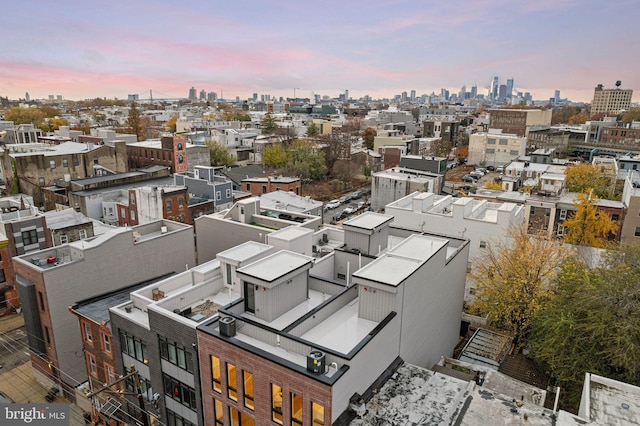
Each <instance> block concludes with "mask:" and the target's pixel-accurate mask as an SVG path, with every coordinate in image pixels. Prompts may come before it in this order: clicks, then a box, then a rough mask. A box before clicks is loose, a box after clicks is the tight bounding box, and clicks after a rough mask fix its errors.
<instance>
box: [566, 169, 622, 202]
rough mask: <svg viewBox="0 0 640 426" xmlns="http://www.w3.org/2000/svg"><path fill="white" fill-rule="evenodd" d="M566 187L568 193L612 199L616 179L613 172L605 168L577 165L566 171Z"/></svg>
mask: <svg viewBox="0 0 640 426" xmlns="http://www.w3.org/2000/svg"><path fill="white" fill-rule="evenodd" d="M564 174H565V176H566V179H565V185H566V188H567V191H568V192H589V191H591V190H593V194H594V195H596V196H597V197H599V198H610V197H612V196H613V194H612V186H613V185H612V184H615V182H612V181H611V180H612V179H613V180H614V181H615V179H616V177H615V175H614V174H613V172H612V170H610V169H607V168H606V167H604V166H600V165H593V164H576V165H572V166H569V167H567V168H566V169H565V171H564Z"/></svg>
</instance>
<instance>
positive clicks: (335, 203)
mask: <svg viewBox="0 0 640 426" xmlns="http://www.w3.org/2000/svg"><path fill="white" fill-rule="evenodd" d="M339 206H340V200H331V201H329V202H328V203H327V204H326V205H325V206H324V208H325V209H326V210H329V209H335V208H336V207H339Z"/></svg>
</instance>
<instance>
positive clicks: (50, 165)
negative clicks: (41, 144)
mask: <svg viewBox="0 0 640 426" xmlns="http://www.w3.org/2000/svg"><path fill="white" fill-rule="evenodd" d="M49 167H51V168H52V169H55V168H56V160H49Z"/></svg>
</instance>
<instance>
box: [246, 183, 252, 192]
mask: <svg viewBox="0 0 640 426" xmlns="http://www.w3.org/2000/svg"><path fill="white" fill-rule="evenodd" d="M250 190H251V184H250V183H248V184H247V191H250Z"/></svg>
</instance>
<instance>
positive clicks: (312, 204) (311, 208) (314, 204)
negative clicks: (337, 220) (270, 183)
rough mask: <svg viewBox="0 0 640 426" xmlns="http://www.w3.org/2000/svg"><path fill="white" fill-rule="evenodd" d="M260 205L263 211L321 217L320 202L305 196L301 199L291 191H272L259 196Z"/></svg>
mask: <svg viewBox="0 0 640 426" xmlns="http://www.w3.org/2000/svg"><path fill="white" fill-rule="evenodd" d="M260 205H261V206H262V208H265V209H275V210H285V211H288V212H294V213H303V214H308V215H313V216H322V205H323V203H322V201H316V200H314V199H313V198H311V197H309V196H306V197H301V196H300V195H296V194H295V193H294V192H293V191H284V190H283V191H273V192H267V193H266V194H262V195H260Z"/></svg>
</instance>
